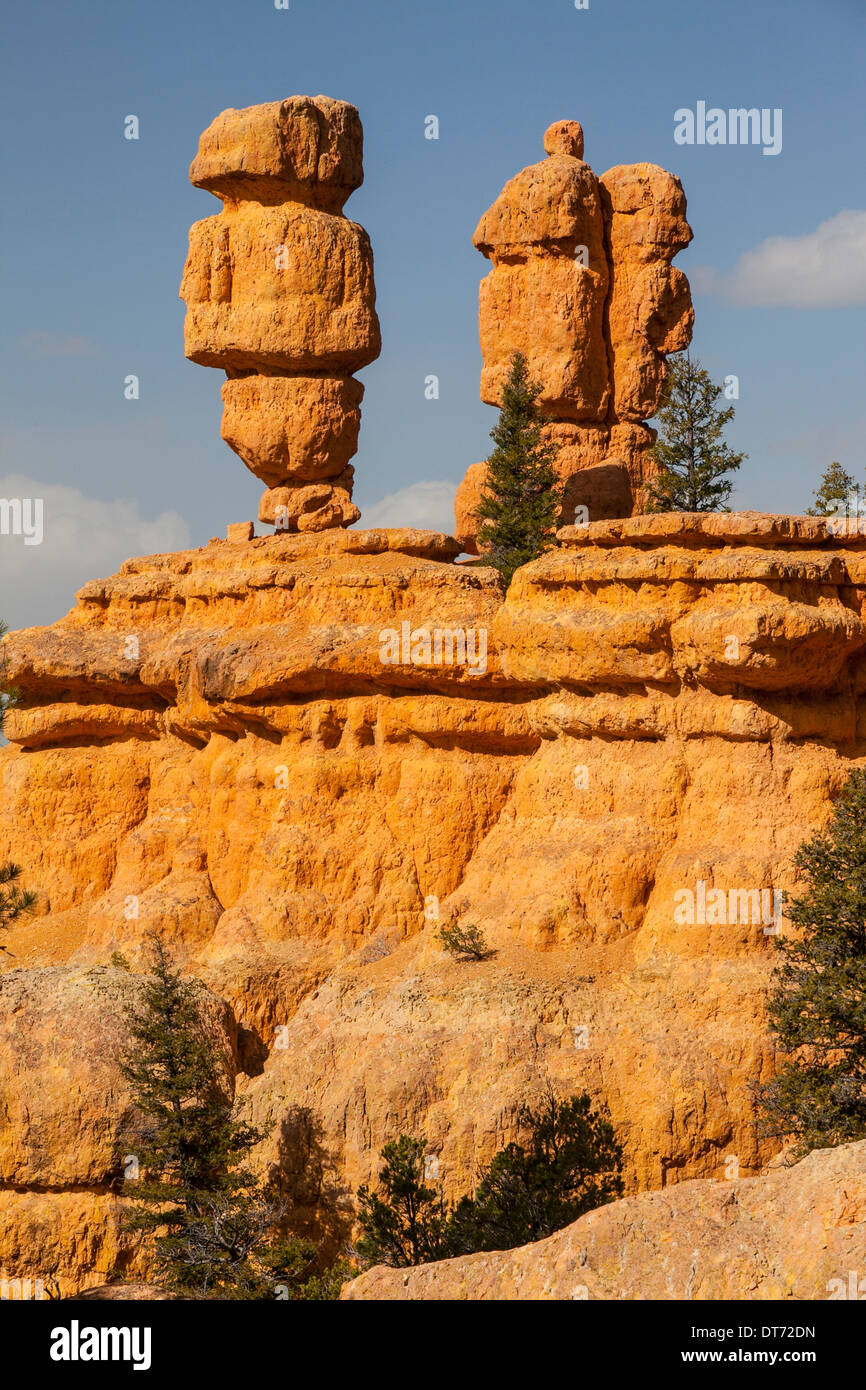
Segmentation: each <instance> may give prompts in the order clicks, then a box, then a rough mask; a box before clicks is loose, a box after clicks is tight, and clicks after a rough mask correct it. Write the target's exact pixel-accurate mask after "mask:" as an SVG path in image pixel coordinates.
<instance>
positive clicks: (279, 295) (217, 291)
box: [180, 97, 381, 531]
mask: <svg viewBox="0 0 866 1390" xmlns="http://www.w3.org/2000/svg"><path fill="white" fill-rule="evenodd" d="M362 153H363V137H362V131H361V122H360V120H359V118H358V113H357V111H356V109H355V107H354V106H351V105H349V103H348V102H342V101H332V100H331V99H330V98H328V97H315V98H311V97H291V98H289V99H288V100H287V101H282V102H270V103H268V104H265V105H261V106H251V107H248V108H247V109H246V110H243V111H233V110H229V111H223V112H222V114H221V115H219V116H218V117H217V118H216V120H215V121H214V122H213V123H212V124H211V125H210V126H209V127H208V129H207V130H206V131H205V132H204V134H203V135H202V137H201V140H200V142H199V152H198V155H197V156H196V158H195V159H194V160H193V163H192V165H191V167H190V179H191V181H192V182H193V183H194V184H196V185H197V186H198V187H199V188H206V189H208V190H209V191H210V192H212V193H214V194H215V195H216V196H217V197H218V198H221V199H222V200H223V204H224V206H223V209H222V211H221V212H220V213H219V214H218V215H217V216H215V217H209V218H205V219H204V220H203V221H201V222H196V223H195V224H194V225H193V226H192V228H191V229H190V242H189V255H188V258H187V262H186V267H185V269H184V274H183V280H182V283H181V288H180V293H181V298H182V299H184V300H185V302H186V306H187V314H186V323H185V329H184V332H185V340H186V355H187V357H189V358H190V359H191V360H192V361H193V362H199V363H201V364H202V365H204V366H209V367H221V368H223V370H224V371H225V372H226V375H227V377H228V378H229V380H228V381H227V382H226V385H225V386H224V387H223V405H224V410H223V422H222V437H223V439H224V440H225V441H226V443H227V444H228V445H229V446H230V447H231V448H232V449H234V451H235V452H236V453H237V454H238V455H239V456H240V457H241V458H242V459H243V461H244V463H245V464H246V465H247V467H248V468H249V469H250V471H251V472H253V473H255V475H256V477H258V478H261V479H262V481H263V482H265V483H267V485H268V488H269V489H270V490H273V489H275V488H287V489H289V491H292V492H293V491H295V490H296V489H298V488H308V487H309V485H310V484H316V485H317V487H318V492H317V494H316V496H317V499H318V504H317V506H316V507H314V508H313V507H310V506H309V505H308V504H309V502H310V494H309V491H307V493H306V498H305V501H304V503H301V502H293V503H292V504H290V505H289V506H287V507H285V508H282V509H281V510H280V511H279V512H277V513H276V514H275V515H273V516H271V515H270V514H269V513H271V512H272V511H273V505H272V502H271V503H268V504H265V503H263V505H262V510H261V511H260V519H261V520H272V521H273V522H274V524H275V525H276V526H277V529H280V530H288V531H296V530H299V529H304V528H303V527H301V526H300V525H299V522H300V519H301V518H306V522H305V525H306V527H307V528H308V529H312V530H325V529H328V528H329V527H340V526H348V525H350V524H351V523H352V522H353V521H355V520H357V518H358V516H359V515H360V513H359V512H358V510H357V508H356V507H354V506H353V505H352V503H351V472H348V473H347V466H348V463H349V460H350V458H351V457H352V456H353V455H354V453H355V451H356V449H357V447H358V429H359V426H360V419H361V415H360V404H361V397H362V396H363V387H362V386H361V384H360V382H358V381H356V380H355V379H354V378H353V377H352V375H351V373H352V372H354V371H356V370H357V369H358V368H360V367H363V366H366V365H367V364H368V363H370V362H372V361H374V359H375V358H376V357H378V355H379V351H380V348H381V338H380V333H379V322H378V319H377V317H376V310H375V300H376V296H375V288H374V284H373V254H372V251H371V249H370V242H369V238H368V236H367V234H366V232H365V231H364V229H363V228H362V227H359V226H358V225H357V224H356V223H354V222H350V221H348V220H347V219H346V218H345V217H344V216H343V215H342V207H343V204H344V202H345V200H346V198H347V197H348V196H349V194H350V193H351V192H352V190H353V189H355V188H357V187H359V186H360V184H361V182H362V179H363V172H362ZM337 475H345V477H344V478H343V480H342V481H341V482H339V483H334V482H333V479H335V478H336V476H337ZM347 479H348V486H347ZM347 494H348V495H347Z"/></svg>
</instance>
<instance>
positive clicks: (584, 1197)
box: [446, 1095, 623, 1255]
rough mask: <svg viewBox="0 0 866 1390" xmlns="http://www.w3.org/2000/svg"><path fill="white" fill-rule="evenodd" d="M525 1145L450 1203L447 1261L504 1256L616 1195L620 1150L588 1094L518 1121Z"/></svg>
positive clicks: (526, 1112)
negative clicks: (479, 1253) (483, 1253)
mask: <svg viewBox="0 0 866 1390" xmlns="http://www.w3.org/2000/svg"><path fill="white" fill-rule="evenodd" d="M520 1123H521V1126H522V1127H523V1128H524V1129H525V1130H526V1131H527V1143H526V1146H525V1147H524V1146H523V1145H521V1144H509V1145H508V1146H507V1147H506V1148H505V1149H503V1150H501V1152H500V1153H498V1154H496V1155H495V1157H494V1158H493V1159H492V1161H491V1163H490V1165H489V1166H488V1168H487V1169H486V1170H485V1172H484V1173H483V1174H482V1176H481V1180H480V1182H479V1183H478V1186H477V1188H476V1190H475V1194H474V1196H473V1197H464V1198H463V1199H462V1201H461V1202H459V1203H458V1205H457V1208H456V1210H455V1211H454V1212H453V1214H452V1216H451V1219H450V1221H449V1223H448V1229H447V1232H446V1237H447V1243H448V1247H449V1253H450V1254H455V1255H458V1254H468V1253H470V1252H472V1251H475V1250H509V1249H512V1248H513V1247H514V1246H518V1245H528V1244H529V1243H530V1242H531V1241H535V1240H541V1239H543V1238H544V1237H545V1236H549V1235H552V1234H553V1232H554V1231H559V1230H561V1229H562V1227H563V1226H568V1225H570V1224H571V1223H572V1221H576V1220H577V1219H578V1217H580V1216H583V1214H584V1213H585V1212H587V1211H592V1210H593V1208H595V1207H599V1206H602V1205H603V1204H604V1203H606V1202H611V1201H613V1199H614V1198H615V1197H620V1196H622V1190H623V1185H622V1178H621V1176H620V1174H621V1171H622V1149H621V1147H620V1145H619V1144H618V1142H617V1140H616V1137H615V1135H614V1131H613V1128H612V1126H611V1125H610V1124H609V1122H608V1121H607V1120H605V1119H604V1118H603V1117H602V1116H601V1115H599V1114H598V1113H596V1112H594V1111H593V1109H592V1104H591V1100H590V1097H589V1096H588V1095H580V1096H572V1097H571V1099H570V1100H567V1101H558V1100H556V1099H555V1097H553V1096H552V1095H549V1096H548V1097H547V1098H546V1100H545V1102H544V1103H543V1104H542V1105H541V1106H540V1108H539V1109H538V1110H532V1109H531V1108H529V1107H525V1108H524V1109H523V1110H522V1111H521V1114H520Z"/></svg>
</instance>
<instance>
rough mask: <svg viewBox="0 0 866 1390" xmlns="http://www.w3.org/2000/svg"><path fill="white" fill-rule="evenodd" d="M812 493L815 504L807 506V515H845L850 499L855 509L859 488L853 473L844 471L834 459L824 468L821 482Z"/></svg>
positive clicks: (849, 505)
mask: <svg viewBox="0 0 866 1390" xmlns="http://www.w3.org/2000/svg"><path fill="white" fill-rule="evenodd" d="M812 495H813V497H814V498H815V505H814V507H809V508H807V510H806V515H807V516H842V515H844V516H847V515H848V512H849V509H850V507H851V503H852V500H853V501H854V506H855V509H856V506H857V500H856V499H857V498H858V496H859V489H858V488H857V485H856V482H855V480H854V477H853V474H851V473H846V472H845V469H844V468H843V467H842V465H841V463H838V462H836V461H835V460H834V462H833V463H831V464H830V466H829V468H825V469H824V472H823V473H822V474H821V482H820V484H819V486H818V488H817V489H816V491H815V492H814V493H813V494H812Z"/></svg>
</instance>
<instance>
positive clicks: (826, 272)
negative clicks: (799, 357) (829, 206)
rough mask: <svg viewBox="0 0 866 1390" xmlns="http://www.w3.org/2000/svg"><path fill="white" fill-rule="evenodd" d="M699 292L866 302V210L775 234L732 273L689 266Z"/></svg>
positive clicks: (805, 303)
mask: <svg viewBox="0 0 866 1390" xmlns="http://www.w3.org/2000/svg"><path fill="white" fill-rule="evenodd" d="M689 279H690V281H691V284H692V287H693V289H694V290H695V292H696V293H697V294H722V295H724V296H725V298H726V299H729V300H731V301H733V302H734V303H735V304H767V305H785V306H788V307H790V308H795V309H835V308H841V307H845V306H847V305H850V304H864V303H866V211H858V210H856V209H853V208H851V209H848V210H846V211H843V212H837V213H836V215H835V217H828V218H827V220H826V222H820V223H819V224H818V226H817V227H816V228H815V231H814V232H806V233H805V234H804V235H803V236H771V237H768V238H767V240H766V241H762V242H761V244H760V246H756V247H755V249H754V250H753V251H746V252H745V254H744V255H742V256H741V257H740V259H739V261H738V262H737V264H736V265H735V266H734V269H733V270H732V271H730V272H729V273H728V274H723V273H720V272H718V271H715V270H713V269H711V268H709V267H706V266H699V267H696V268H695V269H694V270H692V271H690V272H689Z"/></svg>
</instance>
